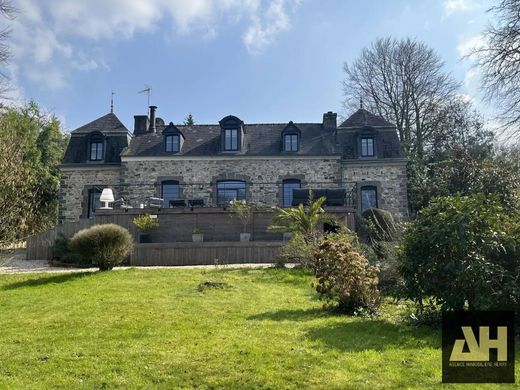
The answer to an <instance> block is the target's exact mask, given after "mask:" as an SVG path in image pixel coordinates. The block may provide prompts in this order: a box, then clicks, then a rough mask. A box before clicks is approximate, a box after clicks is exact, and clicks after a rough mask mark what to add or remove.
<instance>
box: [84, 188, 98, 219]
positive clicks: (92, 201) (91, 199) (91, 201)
mask: <svg viewBox="0 0 520 390" xmlns="http://www.w3.org/2000/svg"><path fill="white" fill-rule="evenodd" d="M100 197H101V190H100V189H98V188H92V189H90V190H89V191H88V210H87V218H94V213H95V212H96V210H97V209H98V208H100V207H101V201H100V200H99V198H100Z"/></svg>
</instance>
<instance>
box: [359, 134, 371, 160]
mask: <svg viewBox="0 0 520 390" xmlns="http://www.w3.org/2000/svg"><path fill="white" fill-rule="evenodd" d="M361 156H362V157H372V156H374V139H373V138H362V139H361Z"/></svg>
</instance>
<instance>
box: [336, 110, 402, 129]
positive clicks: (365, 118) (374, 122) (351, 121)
mask: <svg viewBox="0 0 520 390" xmlns="http://www.w3.org/2000/svg"><path fill="white" fill-rule="evenodd" d="M366 126H368V127H395V125H394V124H392V123H390V122H388V121H387V120H386V119H384V118H382V117H380V116H378V115H374V114H372V113H371V112H369V111H367V110H365V109H363V108H360V109H359V110H357V111H356V112H355V113H353V114H352V115H351V116H350V117H349V118H348V119H347V120H346V121H345V122H343V123H342V124H341V125H339V127H353V128H361V127H366Z"/></svg>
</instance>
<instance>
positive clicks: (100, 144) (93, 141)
mask: <svg viewBox="0 0 520 390" xmlns="http://www.w3.org/2000/svg"><path fill="white" fill-rule="evenodd" d="M104 146H105V141H104V139H103V136H102V135H101V134H95V135H93V136H92V137H90V142H89V160H90V161H103V159H104V158H105V147H104Z"/></svg>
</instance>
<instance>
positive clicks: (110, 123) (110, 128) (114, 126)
mask: <svg viewBox="0 0 520 390" xmlns="http://www.w3.org/2000/svg"><path fill="white" fill-rule="evenodd" d="M95 131H99V132H101V133H103V132H114V131H121V132H125V133H128V129H127V128H126V127H125V125H123V124H122V123H121V121H120V120H119V118H118V117H117V116H116V115H115V114H114V113H112V112H111V113H108V114H106V115H103V116H102V117H100V118H98V119H95V120H93V121H92V122H90V123H87V124H86V125H83V126H81V127H79V128H77V129H76V130H73V131H72V132H71V133H72V134H82V133H92V132H95Z"/></svg>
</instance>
